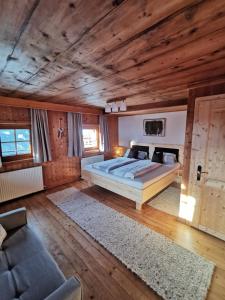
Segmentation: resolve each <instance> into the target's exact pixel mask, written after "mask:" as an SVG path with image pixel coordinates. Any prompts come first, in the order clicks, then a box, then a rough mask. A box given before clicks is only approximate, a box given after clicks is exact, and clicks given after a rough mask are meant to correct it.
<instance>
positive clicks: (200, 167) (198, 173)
mask: <svg viewBox="0 0 225 300" xmlns="http://www.w3.org/2000/svg"><path fill="white" fill-rule="evenodd" d="M202 174H208V172H204V171H202V166H200V165H198V168H197V180H198V181H200V180H201V175H202Z"/></svg>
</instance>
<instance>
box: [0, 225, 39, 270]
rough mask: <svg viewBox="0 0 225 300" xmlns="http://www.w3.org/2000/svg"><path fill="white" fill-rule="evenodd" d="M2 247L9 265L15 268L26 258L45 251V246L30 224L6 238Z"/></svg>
mask: <svg viewBox="0 0 225 300" xmlns="http://www.w3.org/2000/svg"><path fill="white" fill-rule="evenodd" d="M2 249H3V250H4V252H5V255H6V258H7V261H8V264H9V267H10V268H13V267H14V266H15V265H17V264H18V263H21V262H22V261H23V260H24V259H27V258H29V257H32V256H33V255H34V254H36V253H38V252H40V251H43V250H44V246H43V245H42V243H41V241H40V240H39V238H38V237H37V236H36V234H35V233H34V232H33V231H32V230H31V229H30V228H29V227H28V226H23V227H22V228H20V229H19V230H17V231H15V232H14V233H13V234H12V235H11V236H9V237H8V238H7V239H6V240H4V242H3V246H2Z"/></svg>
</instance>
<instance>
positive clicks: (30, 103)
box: [0, 96, 103, 115]
mask: <svg viewBox="0 0 225 300" xmlns="http://www.w3.org/2000/svg"><path fill="white" fill-rule="evenodd" d="M0 106H11V107H22V108H34V109H45V110H52V111H61V112H75V113H76V112H80V113H85V114H93V115H101V114H102V113H103V110H102V109H101V108H98V107H92V106H80V105H79V106H72V105H65V104H57V103H50V102H42V101H35V100H27V99H20V98H11V97H3V96H0Z"/></svg>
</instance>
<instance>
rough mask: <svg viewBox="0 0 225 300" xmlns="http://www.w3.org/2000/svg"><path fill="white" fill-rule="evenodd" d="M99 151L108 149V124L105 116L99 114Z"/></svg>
mask: <svg viewBox="0 0 225 300" xmlns="http://www.w3.org/2000/svg"><path fill="white" fill-rule="evenodd" d="M99 125H100V142H101V149H100V150H101V151H104V152H109V151H110V139H109V125H108V119H107V117H106V116H103V115H100V116H99Z"/></svg>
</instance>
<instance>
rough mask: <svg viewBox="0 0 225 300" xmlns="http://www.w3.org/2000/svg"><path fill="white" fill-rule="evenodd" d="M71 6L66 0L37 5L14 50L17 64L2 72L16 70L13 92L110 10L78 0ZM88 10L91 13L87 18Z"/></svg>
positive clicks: (106, 4)
mask: <svg viewBox="0 0 225 300" xmlns="http://www.w3.org/2000/svg"><path fill="white" fill-rule="evenodd" d="M72 4H73V2H71V1H69V0H65V1H61V0H49V1H44V0H42V1H41V2H40V5H39V6H38V8H37V9H36V11H35V13H34V15H33V18H32V20H31V22H30V23H29V26H28V27H27V29H26V31H25V32H24V34H23V36H22V37H21V39H20V42H19V43H18V45H17V47H16V48H15V51H14V52H15V53H14V56H15V58H17V60H15V61H11V62H10V64H9V65H8V66H7V68H6V70H5V72H6V73H10V72H13V71H15V70H17V72H18V74H17V77H16V79H15V83H14V84H15V89H16V88H17V87H19V86H20V85H21V83H24V85H26V82H27V81H28V80H29V79H30V78H32V77H33V76H34V75H35V74H37V73H38V72H39V71H42V68H43V67H44V66H47V65H48V64H49V63H50V62H51V61H54V60H55V59H56V57H57V56H60V55H61V53H62V52H63V53H64V52H65V51H67V50H68V49H70V48H71V47H72V46H74V45H75V44H76V43H77V42H78V41H79V40H80V39H81V38H82V36H83V35H85V34H86V33H87V32H88V31H90V29H91V28H92V26H95V25H96V24H97V23H98V22H99V21H100V20H101V19H102V18H104V17H105V16H106V15H107V14H108V13H109V12H110V11H111V10H113V9H114V7H113V6H112V4H111V2H110V1H104V2H102V1H101V0H95V1H93V0H85V1H83V0H79V1H76V3H74V4H73V5H72ZM88 10H90V12H91V13H89V14H87V11H88ZM53 12H54V13H53ZM15 89H14V90H15Z"/></svg>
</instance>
